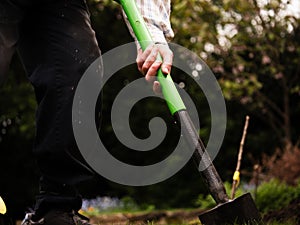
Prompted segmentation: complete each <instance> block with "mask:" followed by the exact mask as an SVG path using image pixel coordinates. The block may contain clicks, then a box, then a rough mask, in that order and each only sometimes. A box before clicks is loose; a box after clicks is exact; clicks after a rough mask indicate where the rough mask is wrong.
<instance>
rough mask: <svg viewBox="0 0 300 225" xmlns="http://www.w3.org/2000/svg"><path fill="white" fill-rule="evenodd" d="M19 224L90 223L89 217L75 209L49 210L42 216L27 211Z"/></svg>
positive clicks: (55, 224) (70, 224)
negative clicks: (38, 216)
mask: <svg viewBox="0 0 300 225" xmlns="http://www.w3.org/2000/svg"><path fill="white" fill-rule="evenodd" d="M21 225H92V224H90V223H89V219H88V218H86V217H85V216H83V215H81V214H79V213H78V212H75V211H67V212H66V211H59V210H51V211H49V212H47V213H46V214H45V215H44V216H43V217H42V218H36V215H35V214H34V212H30V213H27V214H26V215H25V219H24V220H23V222H22V223H21Z"/></svg>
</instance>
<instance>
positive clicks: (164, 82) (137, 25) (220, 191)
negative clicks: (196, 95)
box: [120, 0, 229, 204]
mask: <svg viewBox="0 0 300 225" xmlns="http://www.w3.org/2000/svg"><path fill="white" fill-rule="evenodd" d="M120 3H121V5H122V7H123V9H124V12H125V14H126V15H127V17H128V20H129V23H130V25H131V27H132V29H133V31H134V33H135V35H136V37H137V39H138V41H139V43H140V45H141V47H142V49H143V50H145V49H146V48H147V47H148V46H149V45H150V44H152V43H153V41H152V38H151V35H150V33H149V31H148V29H147V27H146V25H145V22H144V20H143V18H142V17H141V15H140V13H139V11H138V10H137V8H136V5H135V2H134V0H120ZM160 60H161V58H160ZM157 79H158V81H159V82H160V85H161V88H162V92H163V96H164V98H165V100H166V102H167V104H168V107H169V110H170V112H171V114H172V115H173V116H174V117H175V119H176V120H177V121H178V122H179V123H180V124H181V127H182V129H183V130H182V132H183V134H184V136H185V138H186V140H187V142H188V143H189V144H191V146H192V148H193V151H194V153H193V159H194V161H195V162H196V164H197V166H198V167H199V171H200V173H201V175H202V177H203V180H204V183H205V184H206V186H207V187H208V190H209V191H210V194H211V195H212V197H213V198H214V200H215V201H216V203H217V204H220V203H225V202H227V201H228V199H229V198H228V196H227V194H226V191H225V188H224V185H223V183H222V181H221V178H220V176H219V174H218V173H217V171H216V169H215V167H214V166H213V164H212V161H211V159H210V157H209V155H208V153H207V152H206V151H205V147H204V145H203V143H202V141H201V139H200V138H199V134H198V132H197V131H196V129H195V127H194V125H193V123H192V121H191V119H190V116H189V114H188V113H187V111H186V107H185V105H184V103H183V101H182V99H181V97H180V95H179V93H178V91H177V89H176V87H175V85H174V83H173V81H172V78H171V76H170V74H167V75H165V74H163V73H162V72H161V70H159V71H158V74H157Z"/></svg>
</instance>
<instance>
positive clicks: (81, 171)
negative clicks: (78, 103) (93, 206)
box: [0, 0, 100, 209]
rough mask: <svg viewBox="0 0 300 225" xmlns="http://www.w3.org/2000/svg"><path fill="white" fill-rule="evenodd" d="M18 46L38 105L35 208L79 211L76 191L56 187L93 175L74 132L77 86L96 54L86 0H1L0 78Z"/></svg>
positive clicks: (78, 198) (69, 185)
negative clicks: (63, 207)
mask: <svg viewBox="0 0 300 225" xmlns="http://www.w3.org/2000/svg"><path fill="white" fill-rule="evenodd" d="M16 49H17V50H18V53H19V55H20V57H21V60H22V62H23V64H24V68H25V70H26V72H27V74H28V77H29V80H30V82H31V83H32V85H33V87H34V90H35V94H36V99H37V103H38V109H37V112H36V129H37V130H36V139H35V143H34V149H33V151H34V154H35V156H36V159H37V162H38V165H39V168H40V170H41V173H42V178H41V193H40V194H39V196H37V206H36V209H39V208H43V207H44V208H45V207H49V206H51V207H53V205H55V202H57V205H60V206H61V205H64V199H65V203H66V205H71V206H72V208H76V209H77V208H78V207H79V205H81V198H80V196H79V195H78V193H77V192H76V191H75V192H68V194H66V192H65V191H63V189H60V187H63V186H64V187H66V186H68V187H73V186H74V185H76V184H78V183H79V182H81V181H84V180H87V179H90V178H91V177H92V176H93V171H92V170H91V169H90V168H89V167H88V166H87V165H86V164H85V162H84V161H83V160H82V157H81V155H80V153H79V151H78V149H77V147H76V142H75V140H74V136H73V130H72V101H73V96H74V92H75V90H76V86H77V84H78V82H79V80H80V78H81V76H82V75H83V73H84V71H85V70H86V69H87V67H88V66H89V65H90V64H91V63H92V62H93V61H94V60H95V59H97V58H98V57H99V56H100V50H99V48H98V44H97V41H96V38H95V33H94V31H93V30H92V28H91V25H90V19H89V12H88V9H87V5H86V2H85V1H84V0H0V81H1V80H4V79H5V78H4V77H5V75H6V73H7V70H8V67H9V63H10V60H11V57H12V55H13V54H14V52H15V50H16ZM47 185H48V186H47ZM56 186H57V187H58V188H56ZM45 189H46V191H45ZM52 189H53V190H52ZM70 193H71V194H70ZM48 203H49V204H48ZM68 207H69V206H68Z"/></svg>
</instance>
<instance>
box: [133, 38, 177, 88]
mask: <svg viewBox="0 0 300 225" xmlns="http://www.w3.org/2000/svg"><path fill="white" fill-rule="evenodd" d="M158 53H159V54H160V56H161V58H162V60H163V61H162V62H161V61H158V60H157V55H158ZM136 62H137V66H138V69H139V71H140V72H141V73H142V74H143V75H145V79H146V81H148V82H149V83H152V84H153V91H154V92H155V93H156V94H160V93H161V87H160V84H159V82H158V81H156V74H157V71H158V70H159V68H161V70H162V72H163V73H164V74H169V73H170V72H171V67H172V62H173V52H172V51H171V50H170V49H169V46H168V45H167V44H153V45H150V46H148V47H147V48H146V50H145V51H144V52H143V51H142V49H139V50H138V55H137V59H136Z"/></svg>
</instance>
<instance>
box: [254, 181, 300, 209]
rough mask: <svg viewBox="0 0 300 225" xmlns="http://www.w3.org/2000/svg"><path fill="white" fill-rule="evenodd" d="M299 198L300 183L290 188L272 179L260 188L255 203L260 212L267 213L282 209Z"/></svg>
mask: <svg viewBox="0 0 300 225" xmlns="http://www.w3.org/2000/svg"><path fill="white" fill-rule="evenodd" d="M297 198H300V182H299V183H298V185H297V186H290V185H288V184H286V183H285V182H280V181H279V180H277V179H272V180H270V181H269V182H264V183H262V184H261V185H260V186H259V187H258V189H257V194H256V199H255V202H256V205H257V207H258V209H259V211H261V212H262V213H266V212H269V211H272V210H278V209H281V208H283V207H285V206H287V205H288V204H289V203H290V202H291V201H292V200H294V199H297Z"/></svg>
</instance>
